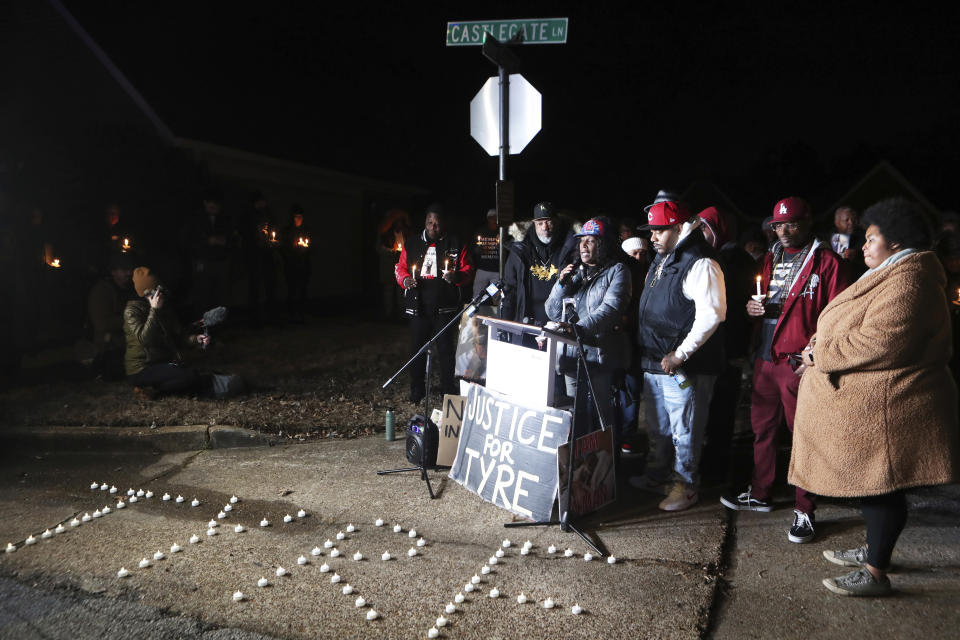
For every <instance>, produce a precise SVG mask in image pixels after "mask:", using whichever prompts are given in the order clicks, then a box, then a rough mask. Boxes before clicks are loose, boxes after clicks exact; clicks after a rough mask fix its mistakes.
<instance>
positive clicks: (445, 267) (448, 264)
mask: <svg viewBox="0 0 960 640" xmlns="http://www.w3.org/2000/svg"><path fill="white" fill-rule="evenodd" d="M449 268H450V258H446V259H445V260H444V261H443V270H444V271H447V270H448V269H449Z"/></svg>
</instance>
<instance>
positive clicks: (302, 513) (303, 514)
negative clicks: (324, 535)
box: [297, 509, 307, 518]
mask: <svg viewBox="0 0 960 640" xmlns="http://www.w3.org/2000/svg"><path fill="white" fill-rule="evenodd" d="M297 517H298V518H306V517H307V512H306V511H304V510H303V509H300V511H297Z"/></svg>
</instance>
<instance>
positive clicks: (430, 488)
mask: <svg viewBox="0 0 960 640" xmlns="http://www.w3.org/2000/svg"><path fill="white" fill-rule="evenodd" d="M420 477H421V478H422V479H423V481H424V482H426V483H427V492H428V493H429V494H430V499H431V500H433V499H434V498H436V497H437V496H435V495H433V486H432V485H431V484H430V476H428V475H427V469H426V467H420Z"/></svg>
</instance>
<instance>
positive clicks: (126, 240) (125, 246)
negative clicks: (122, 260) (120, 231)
mask: <svg viewBox="0 0 960 640" xmlns="http://www.w3.org/2000/svg"><path fill="white" fill-rule="evenodd" d="M120 251H122V252H123V253H126V252H127V251H130V238H124V239H123V245H121V246H120Z"/></svg>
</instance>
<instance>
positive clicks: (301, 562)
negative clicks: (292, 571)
mask: <svg viewBox="0 0 960 640" xmlns="http://www.w3.org/2000/svg"><path fill="white" fill-rule="evenodd" d="M297 564H298V565H300V566H301V567H302V566H303V565H305V564H307V556H300V557H299V558H297Z"/></svg>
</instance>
